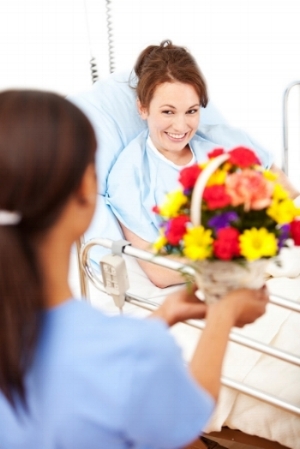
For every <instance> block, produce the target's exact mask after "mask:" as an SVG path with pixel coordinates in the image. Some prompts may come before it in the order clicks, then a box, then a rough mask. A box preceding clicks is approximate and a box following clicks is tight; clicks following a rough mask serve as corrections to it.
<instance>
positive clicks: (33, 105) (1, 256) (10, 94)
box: [0, 90, 96, 404]
mask: <svg viewBox="0 0 300 449" xmlns="http://www.w3.org/2000/svg"><path fill="white" fill-rule="evenodd" d="M95 149H96V139H95V134H94V131H93V129H92V126H91V124H90V122H89V121H88V119H87V118H86V117H85V115H84V114H83V113H82V112H81V111H80V110H79V109H78V108H77V107H75V106H74V105H73V104H71V103H70V102H68V101H67V100H65V99H64V98H62V97H60V96H58V95H56V94H54V93H47V92H39V91H21V90H20V91H18V90H15V91H6V92H2V93H0V211H13V212H17V213H19V214H20V222H19V223H17V224H10V225H9V224H6V225H5V224H3V223H2V224H1V220H0V390H1V391H2V392H3V394H4V395H5V396H6V398H7V399H8V400H9V401H10V402H11V403H12V404H14V402H15V398H16V396H19V397H20V398H21V399H22V400H23V401H25V398H26V391H25V386H24V376H25V374H26V371H27V369H28V367H29V366H30V363H31V360H32V356H33V353H34V349H35V346H36V342H37V338H38V335H39V330H40V324H41V319H42V310H43V308H44V290H43V275H42V272H41V270H40V266H39V260H38V257H37V245H38V241H39V238H40V237H41V236H42V235H43V234H44V233H45V232H46V231H47V230H48V229H50V227H51V226H52V225H53V224H54V223H55V221H56V220H57V219H58V217H59V215H60V213H61V211H62V209H63V206H64V205H65V203H66V201H67V200H68V199H69V197H70V196H71V194H72V193H74V192H75V190H76V188H77V187H78V186H79V184H80V181H81V179H82V176H83V174H84V172H85V170H86V167H87V166H88V164H90V163H91V162H93V160H94V155H95Z"/></svg>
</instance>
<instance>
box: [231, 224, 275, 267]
mask: <svg viewBox="0 0 300 449" xmlns="http://www.w3.org/2000/svg"><path fill="white" fill-rule="evenodd" d="M239 241H240V249H241V255H242V256H244V257H245V258H246V259H247V260H256V259H260V258H262V257H272V256H275V255H276V254H277V250H278V247H277V240H276V237H275V235H274V234H272V233H270V232H268V231H267V229H266V228H260V229H256V228H252V229H247V230H246V231H244V232H243V233H242V234H241V235H240V236H239Z"/></svg>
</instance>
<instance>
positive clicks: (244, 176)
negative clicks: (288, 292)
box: [153, 147, 300, 302]
mask: <svg viewBox="0 0 300 449" xmlns="http://www.w3.org/2000/svg"><path fill="white" fill-rule="evenodd" d="M208 157H209V160H208V162H205V163H203V164H195V165H193V166H189V167H185V168H184V169H183V170H182V171H181V172H180V175H179V182H180V184H181V188H180V189H178V190H176V191H174V192H170V193H168V194H167V195H166V199H165V202H164V203H163V204H162V205H157V206H155V207H154V208H153V211H154V212H155V213H156V214H157V215H158V216H159V219H160V236H159V238H158V239H157V241H156V242H155V243H154V245H153V247H154V250H156V253H158V254H160V255H173V256H176V257H178V256H179V257H183V258H184V259H185V261H186V260H190V265H191V266H192V267H193V268H195V271H196V273H197V274H196V282H197V285H198V286H199V288H200V289H201V290H202V292H203V293H204V296H205V301H206V302H215V301H217V300H218V299H220V298H221V297H222V296H223V295H224V294H225V293H226V292H228V291H229V290H232V289H236V288H241V287H249V288H260V287H262V286H263V285H264V283H265V280H266V275H265V271H266V266H267V265H268V263H269V261H270V259H271V258H273V257H275V256H277V255H278V254H279V252H280V249H281V248H282V247H283V246H285V245H286V242H287V241H290V240H291V239H292V240H293V241H294V243H295V244H296V245H297V244H298V245H299V243H300V209H298V208H297V207H296V206H295V205H294V203H293V201H292V199H291V198H290V197H289V194H288V192H287V191H285V190H284V188H283V187H282V186H281V185H280V183H279V182H278V181H277V176H276V175H275V174H274V173H272V172H271V171H269V170H265V169H264V168H263V167H262V166H261V164H260V161H259V159H258V158H257V156H256V154H255V153H254V152H253V151H252V150H250V149H247V148H244V147H238V148H234V149H233V150H231V151H228V152H225V151H224V150H223V149H216V150H214V151H212V152H211V153H210V154H209V155H208Z"/></svg>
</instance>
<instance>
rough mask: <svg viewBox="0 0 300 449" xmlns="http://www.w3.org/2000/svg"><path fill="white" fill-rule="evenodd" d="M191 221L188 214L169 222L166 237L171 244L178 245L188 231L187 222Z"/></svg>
mask: <svg viewBox="0 0 300 449" xmlns="http://www.w3.org/2000/svg"><path fill="white" fill-rule="evenodd" d="M189 221H190V218H189V217H188V216H187V215H180V216H179V217H175V218H173V220H171V221H170V222H169V223H168V229H167V231H166V237H167V239H168V241H169V242H170V243H171V245H178V244H179V242H180V240H181V239H182V237H183V235H184V234H185V231H186V224H187V223H188V222H189Z"/></svg>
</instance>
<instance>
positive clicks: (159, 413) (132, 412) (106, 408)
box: [0, 299, 214, 449]
mask: <svg viewBox="0 0 300 449" xmlns="http://www.w3.org/2000/svg"><path fill="white" fill-rule="evenodd" d="M26 391H27V404H28V412H25V411H24V409H22V408H21V406H18V408H17V412H16V411H14V410H13V409H12V408H11V406H10V405H9V404H8V402H7V400H6V399H5V398H4V397H3V395H2V394H1V393H0V448H1V449H129V448H130V449H159V448H164V449H175V448H180V447H183V446H185V445H186V444H188V443H189V442H191V441H192V440H193V439H195V438H196V437H197V436H198V435H199V434H200V433H201V431H202V430H203V428H204V426H205V425H206V424H207V422H208V420H209V418H210V416H211V414H212V411H213V408H214V401H213V399H212V398H211V396H210V395H209V394H208V393H206V392H205V391H204V390H202V389H201V388H200V387H199V386H198V385H197V384H196V382H195V381H194V380H193V378H192V377H191V375H190V374H189V371H188V369H187V368H186V367H185V366H184V364H183V361H182V358H181V354H180V350H179V348H178V346H177V345H176V344H175V342H174V340H173V337H172V336H171V335H170V333H169V331H168V329H167V327H166V325H165V324H164V323H163V321H161V320H159V319H145V320H142V319H134V318H127V317H123V316H117V317H108V316H106V315H103V314H102V313H101V312H100V311H98V310H96V309H93V308H92V307H91V306H90V305H89V304H87V303H86V302H84V301H76V300H74V299H71V300H69V301H67V302H66V303H64V304H62V305H60V306H58V307H55V308H53V309H51V310H49V311H47V312H46V313H45V314H44V321H43V330H42V333H41V336H40V339H39V344H38V347H37V351H36V354H35V357H34V360H33V365H32V367H31V369H30V371H29V373H28V375H27V377H26Z"/></svg>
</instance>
